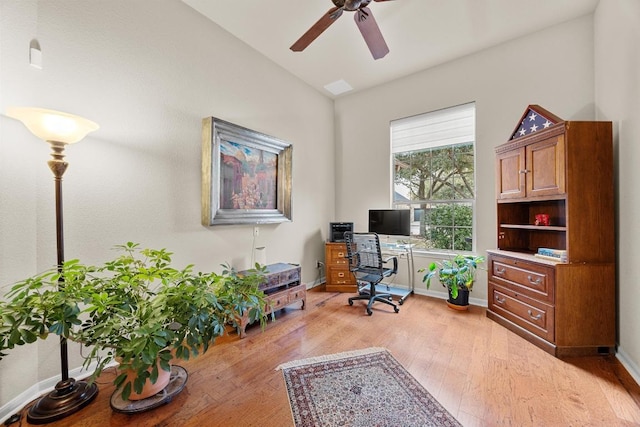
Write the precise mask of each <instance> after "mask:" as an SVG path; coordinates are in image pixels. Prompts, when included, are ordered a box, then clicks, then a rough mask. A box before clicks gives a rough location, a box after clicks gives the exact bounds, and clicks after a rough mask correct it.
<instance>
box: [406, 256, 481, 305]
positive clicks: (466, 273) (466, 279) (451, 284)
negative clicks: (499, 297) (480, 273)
mask: <svg viewBox="0 0 640 427" xmlns="http://www.w3.org/2000/svg"><path fill="white" fill-rule="evenodd" d="M483 262H484V257H483V256H476V255H460V254H457V255H454V256H453V257H452V258H451V259H445V260H443V261H441V262H439V263H436V262H432V263H431V264H430V265H429V271H428V272H427V273H426V274H425V275H424V276H423V277H422V281H423V282H424V283H425V284H426V285H427V289H429V287H430V286H431V279H433V278H434V277H436V276H437V277H438V280H439V281H440V283H441V284H442V286H444V287H446V288H448V289H449V292H450V294H451V298H453V299H456V298H458V292H459V290H460V289H462V288H463V287H464V288H466V289H468V290H471V289H472V288H473V283H474V281H475V278H476V271H477V269H478V268H479V265H480V264H482V263H483ZM424 271H425V269H424V268H421V269H419V270H418V272H420V273H423V272H424Z"/></svg>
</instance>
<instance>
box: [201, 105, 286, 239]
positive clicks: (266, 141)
mask: <svg viewBox="0 0 640 427" xmlns="http://www.w3.org/2000/svg"><path fill="white" fill-rule="evenodd" d="M292 151H293V147H292V146H291V144H289V143H286V142H284V141H281V140H279V139H277V138H274V137H272V136H269V135H264V134H261V133H258V132H255V131H252V130H250V129H246V128H244V127H241V126H238V125H234V124H233V123H229V122H226V121H224V120H220V119H217V118H215V117H205V118H204V119H202V225H205V226H210V225H225V224H271V223H278V222H287V221H291V220H292V215H291V158H292Z"/></svg>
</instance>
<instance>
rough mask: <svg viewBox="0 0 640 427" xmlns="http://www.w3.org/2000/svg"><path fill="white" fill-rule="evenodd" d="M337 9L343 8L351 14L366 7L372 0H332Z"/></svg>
mask: <svg viewBox="0 0 640 427" xmlns="http://www.w3.org/2000/svg"><path fill="white" fill-rule="evenodd" d="M331 1H333V4H335V5H336V6H337V7H341V8H343V9H344V10H348V11H350V12H353V11H356V10H358V9H360V8H363V7H366V6H367V5H368V4H369V3H371V0H331Z"/></svg>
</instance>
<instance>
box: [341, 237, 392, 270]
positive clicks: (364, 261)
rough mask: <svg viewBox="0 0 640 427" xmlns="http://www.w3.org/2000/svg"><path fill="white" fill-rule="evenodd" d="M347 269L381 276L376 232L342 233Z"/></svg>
mask: <svg viewBox="0 0 640 427" xmlns="http://www.w3.org/2000/svg"><path fill="white" fill-rule="evenodd" d="M344 238H345V243H346V246H347V257H348V258H349V269H350V270H351V271H352V272H356V273H364V274H374V275H377V274H379V275H380V276H383V266H382V264H383V263H382V253H381V250H380V239H379V238H378V235H377V234H376V233H354V232H350V231H348V232H346V233H344Z"/></svg>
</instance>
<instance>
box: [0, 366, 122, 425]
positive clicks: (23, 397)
mask: <svg viewBox="0 0 640 427" xmlns="http://www.w3.org/2000/svg"><path fill="white" fill-rule="evenodd" d="M116 365H117V363H116V362H113V363H111V364H109V365H108V367H111V366H116ZM96 366H97V365H91V366H90V367H89V369H86V370H85V369H82V367H81V366H80V367H78V368H75V369H71V370H70V371H69V377H71V378H75V379H77V380H82V379H85V378H87V377H88V376H90V375H91V373H92V372H93V371H94V370H95V367H96ZM58 381H60V375H56V376H55V377H51V378H47V379H46V380H42V381H40V382H39V383H36V384H34V385H32V386H31V387H29V388H28V389H26V390H25V391H23V392H22V393H20V394H19V395H17V396H16V397H14V398H13V399H11V400H10V401H9V402H7V403H6V404H4V405H2V407H0V424H1V423H4V421H5V420H6V419H7V418H9V417H10V416H11V415H13V414H15V413H16V412H19V411H21V410H22V409H23V408H24V407H25V406H26V405H28V404H29V403H30V402H31V401H33V400H35V399H37V398H38V397H40V396H42V395H44V394H46V393H48V392H50V391H51V390H53V388H54V387H55V385H56V384H57V383H58Z"/></svg>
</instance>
